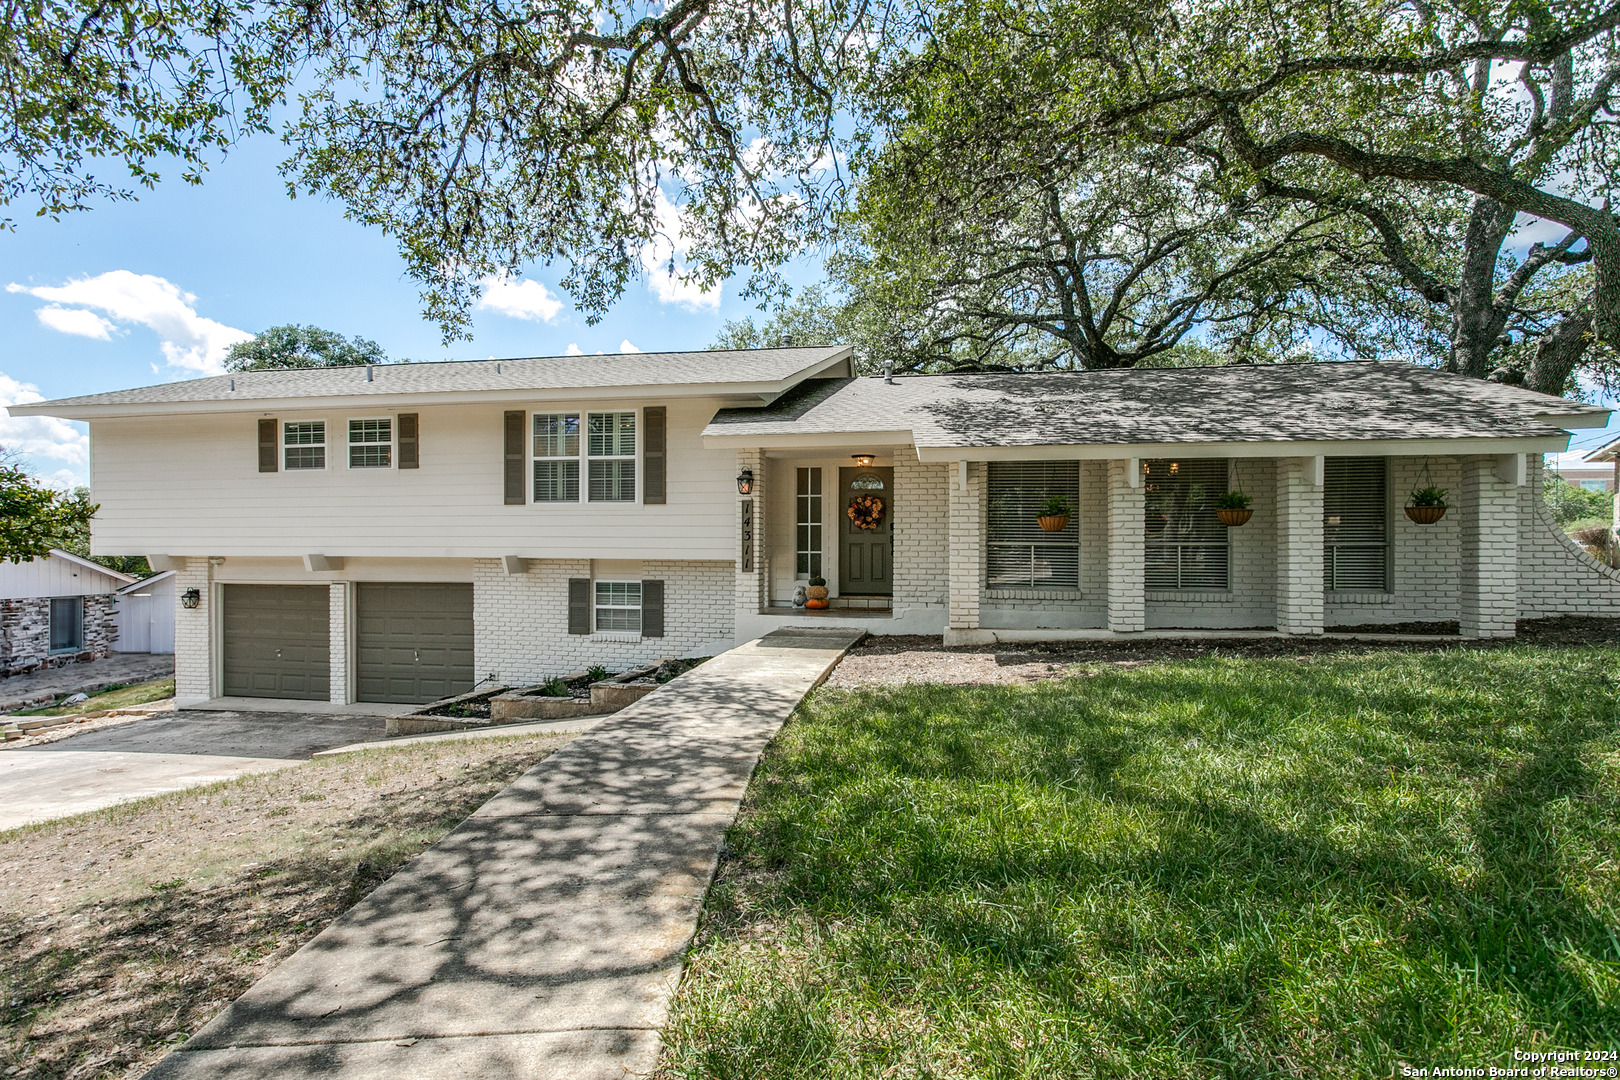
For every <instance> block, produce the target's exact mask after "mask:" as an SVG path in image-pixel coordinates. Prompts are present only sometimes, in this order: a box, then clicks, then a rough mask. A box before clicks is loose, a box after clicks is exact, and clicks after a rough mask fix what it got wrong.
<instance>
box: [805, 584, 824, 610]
mask: <svg viewBox="0 0 1620 1080" xmlns="http://www.w3.org/2000/svg"><path fill="white" fill-rule="evenodd" d="M804 592H805V600H804V606H805V607H807V608H810V609H811V610H813V611H820V610H822V609H823V608H825V607H826V606H827V579H826V578H824V577H820V576H817V577H813V578H811V579H810V587H809V588H808V589H806V590H805V591H804Z"/></svg>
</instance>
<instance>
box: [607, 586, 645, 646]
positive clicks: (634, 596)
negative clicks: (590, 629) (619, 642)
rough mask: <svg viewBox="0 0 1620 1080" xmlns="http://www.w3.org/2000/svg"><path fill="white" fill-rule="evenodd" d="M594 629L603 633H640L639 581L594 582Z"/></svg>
mask: <svg viewBox="0 0 1620 1080" xmlns="http://www.w3.org/2000/svg"><path fill="white" fill-rule="evenodd" d="M596 629H597V632H598V633H605V634H606V633H618V634H639V633H641V582H639V581H598V582H597V583H596Z"/></svg>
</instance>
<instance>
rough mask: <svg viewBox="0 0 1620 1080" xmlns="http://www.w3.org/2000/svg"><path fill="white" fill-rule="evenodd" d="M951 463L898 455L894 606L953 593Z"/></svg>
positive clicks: (940, 600) (935, 601) (940, 601)
mask: <svg viewBox="0 0 1620 1080" xmlns="http://www.w3.org/2000/svg"><path fill="white" fill-rule="evenodd" d="M950 487H951V466H949V465H944V464H939V463H931V464H924V463H922V462H920V461H918V460H916V458H915V457H914V456H913V455H912V454H911V453H910V452H907V451H897V452H896V453H895V455H894V500H893V501H894V517H893V529H894V606H895V607H896V608H897V609H898V608H901V607H915V606H918V605H936V606H938V605H944V604H945V603H947V602H948V601H949V599H950V592H951V566H950V515H951V496H950Z"/></svg>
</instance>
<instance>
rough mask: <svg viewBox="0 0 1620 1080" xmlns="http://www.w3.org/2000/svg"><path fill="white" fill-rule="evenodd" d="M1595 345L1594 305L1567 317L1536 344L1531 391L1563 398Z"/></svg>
mask: <svg viewBox="0 0 1620 1080" xmlns="http://www.w3.org/2000/svg"><path fill="white" fill-rule="evenodd" d="M1591 344H1592V305H1591V303H1589V302H1588V303H1583V304H1582V305H1581V306H1580V307H1578V308H1576V309H1575V310H1574V311H1571V312H1569V313H1568V314H1566V315H1565V316H1564V317H1563V319H1562V320H1560V321H1559V323H1558V325H1557V326H1555V327H1553V328H1552V330H1551V331H1550V332H1549V333H1548V334H1546V335H1545V336H1544V337H1542V339H1541V340H1540V341H1539V342H1537V344H1536V354H1535V357H1534V358H1533V359H1532V360H1531V361H1530V371H1529V373H1528V377H1527V378H1526V379H1525V384H1526V385H1527V386H1528V387H1529V388H1530V389H1531V390H1540V391H1541V392H1542V393H1543V394H1556V395H1558V396H1559V397H1562V396H1563V394H1564V390H1565V388H1567V387H1568V386H1569V377H1570V376H1571V375H1572V374H1574V372H1575V367H1576V365H1578V364H1579V363H1580V362H1581V357H1583V356H1585V355H1586V350H1587V349H1588V348H1589V347H1590V346H1591Z"/></svg>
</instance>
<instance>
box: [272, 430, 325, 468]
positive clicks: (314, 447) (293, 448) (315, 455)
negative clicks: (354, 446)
mask: <svg viewBox="0 0 1620 1080" xmlns="http://www.w3.org/2000/svg"><path fill="white" fill-rule="evenodd" d="M281 431H282V435H281V445H282V467H283V468H285V469H287V470H288V471H289V472H291V471H292V470H294V469H324V468H326V421H325V420H288V421H287V422H286V423H285V424H283V425H282V426H281Z"/></svg>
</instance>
